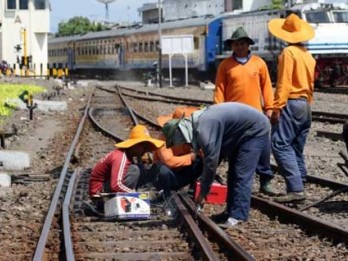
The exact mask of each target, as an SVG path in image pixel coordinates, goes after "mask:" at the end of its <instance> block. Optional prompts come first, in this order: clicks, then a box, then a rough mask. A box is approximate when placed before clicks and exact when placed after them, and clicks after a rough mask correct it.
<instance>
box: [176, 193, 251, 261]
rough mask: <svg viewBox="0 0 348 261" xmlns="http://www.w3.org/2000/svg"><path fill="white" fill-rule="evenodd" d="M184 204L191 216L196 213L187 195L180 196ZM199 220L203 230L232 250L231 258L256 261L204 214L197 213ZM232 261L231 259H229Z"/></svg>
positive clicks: (238, 260)
mask: <svg viewBox="0 0 348 261" xmlns="http://www.w3.org/2000/svg"><path fill="white" fill-rule="evenodd" d="M179 196H180V198H181V200H182V201H183V202H184V204H185V205H186V206H187V207H188V208H189V209H190V212H191V214H194V213H195V211H196V210H195V204H194V202H193V201H192V200H191V199H190V198H188V196H187V195H182V194H180V195H179ZM197 220H198V222H199V224H200V225H201V226H202V227H203V229H205V230H207V231H209V233H210V234H211V235H213V238H214V239H215V240H217V241H218V242H219V243H220V244H222V245H223V246H225V247H226V248H227V249H228V250H231V253H229V257H230V258H231V259H232V260H237V261H251V260H255V258H254V257H253V256H251V255H250V254H249V253H248V252H247V251H246V250H245V249H243V248H242V247H241V246H240V245H239V244H238V243H237V242H235V241H234V240H233V239H232V238H231V237H230V236H229V235H227V234H226V233H225V231H223V230H222V229H221V228H220V227H219V226H218V225H217V224H215V222H213V221H212V220H211V219H210V218H208V217H207V216H205V215H204V214H202V213H197ZM229 260H230V259H229Z"/></svg>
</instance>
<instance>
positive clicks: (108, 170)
mask: <svg viewBox="0 0 348 261" xmlns="http://www.w3.org/2000/svg"><path fill="white" fill-rule="evenodd" d="M162 145H164V142H163V141H161V140H158V139H154V138H152V137H151V136H150V133H149V131H148V130H147V128H146V127H145V126H143V125H136V126H135V127H134V128H132V129H131V130H130V133H129V138H128V139H127V140H125V141H123V142H119V143H116V144H115V147H116V149H115V150H113V151H111V152H110V153H108V154H107V155H106V156H105V157H103V158H102V159H100V160H99V161H98V162H97V164H96V165H95V166H94V168H93V169H92V172H91V175H90V178H89V196H90V197H91V198H92V199H93V198H97V197H98V195H99V194H100V193H104V192H105V193H110V192H134V191H135V190H136V189H137V188H138V187H140V186H141V185H143V184H140V183H141V182H140V181H141V180H146V179H144V178H142V176H144V174H145V170H144V168H143V167H142V163H141V161H140V162H136V158H138V159H139V158H140V157H141V156H142V155H143V154H144V153H146V152H151V151H155V150H157V149H158V148H160V147H161V146H162Z"/></svg>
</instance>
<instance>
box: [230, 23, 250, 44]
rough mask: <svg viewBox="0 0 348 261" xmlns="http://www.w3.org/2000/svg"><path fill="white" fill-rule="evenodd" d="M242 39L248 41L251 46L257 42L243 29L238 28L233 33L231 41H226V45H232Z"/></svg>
mask: <svg viewBox="0 0 348 261" xmlns="http://www.w3.org/2000/svg"><path fill="white" fill-rule="evenodd" d="M241 39H246V40H247V41H248V42H249V45H253V44H255V42H254V41H253V40H252V39H251V38H250V37H249V36H248V34H247V33H246V31H245V30H244V28H243V27H238V28H237V29H236V30H235V31H234V32H233V33H232V36H231V38H230V39H227V40H226V41H225V44H226V45H231V44H232V42H233V41H238V40H241Z"/></svg>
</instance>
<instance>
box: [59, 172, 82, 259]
mask: <svg viewBox="0 0 348 261" xmlns="http://www.w3.org/2000/svg"><path fill="white" fill-rule="evenodd" d="M79 173H80V170H75V171H74V173H73V175H72V176H71V177H70V180H69V185H68V189H67V191H66V194H65V198H64V202H63V209H62V215H63V233H64V246H65V257H66V260H69V261H75V255H74V249H73V244H72V239H71V238H72V237H71V224H70V211H69V210H70V209H69V206H70V202H71V196H72V194H73V190H74V187H75V181H76V177H77V176H78V175H79Z"/></svg>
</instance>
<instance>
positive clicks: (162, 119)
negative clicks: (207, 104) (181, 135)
mask: <svg viewBox="0 0 348 261" xmlns="http://www.w3.org/2000/svg"><path fill="white" fill-rule="evenodd" d="M197 110H199V108H198V107H194V106H190V107H185V106H179V107H176V108H175V111H174V112H173V113H172V114H170V115H163V116H159V117H157V118H156V121H157V123H158V125H160V126H161V127H163V125H164V124H165V123H166V122H167V121H169V120H171V119H181V118H183V117H190V116H191V114H192V113H193V112H194V111H197Z"/></svg>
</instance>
